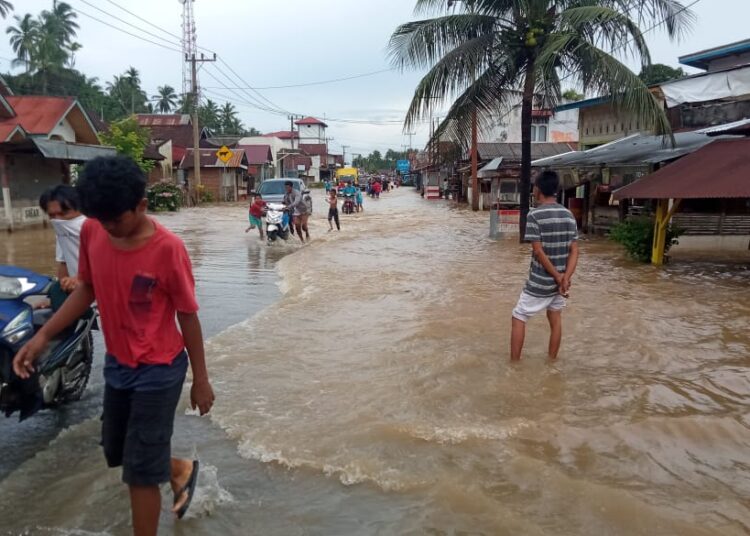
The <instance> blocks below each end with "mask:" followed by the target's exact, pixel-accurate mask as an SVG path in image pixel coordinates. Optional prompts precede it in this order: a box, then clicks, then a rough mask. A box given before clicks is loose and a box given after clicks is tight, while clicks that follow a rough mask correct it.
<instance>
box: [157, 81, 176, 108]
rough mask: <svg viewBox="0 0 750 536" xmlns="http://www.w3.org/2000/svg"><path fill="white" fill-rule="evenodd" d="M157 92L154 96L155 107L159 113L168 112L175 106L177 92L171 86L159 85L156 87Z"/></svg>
mask: <svg viewBox="0 0 750 536" xmlns="http://www.w3.org/2000/svg"><path fill="white" fill-rule="evenodd" d="M157 92H158V93H159V94H158V95H156V96H155V97H154V100H155V101H156V109H157V110H159V112H160V113H163V114H168V113H169V112H171V111H172V110H174V109H175V107H177V93H175V91H174V88H173V87H172V86H161V87H160V88H157Z"/></svg>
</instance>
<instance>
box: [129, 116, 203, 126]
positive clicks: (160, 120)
mask: <svg viewBox="0 0 750 536" xmlns="http://www.w3.org/2000/svg"><path fill="white" fill-rule="evenodd" d="M136 118H137V120H138V124H139V125H141V126H142V127H172V126H178V125H189V124H190V116H189V115H188V114H137V115H136Z"/></svg>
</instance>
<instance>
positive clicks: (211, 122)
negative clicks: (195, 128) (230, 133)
mask: <svg viewBox="0 0 750 536" xmlns="http://www.w3.org/2000/svg"><path fill="white" fill-rule="evenodd" d="M220 114H221V110H220V108H219V106H218V105H217V104H216V103H215V102H214V101H212V100H211V99H206V104H204V105H203V106H200V107H199V108H198V118H199V122H200V124H201V125H203V126H205V127H208V128H209V129H210V130H213V131H217V130H220V129H221V126H222V125H221V120H220Z"/></svg>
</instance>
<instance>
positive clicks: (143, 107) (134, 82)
mask: <svg viewBox="0 0 750 536" xmlns="http://www.w3.org/2000/svg"><path fill="white" fill-rule="evenodd" d="M107 91H108V92H109V95H110V96H111V97H112V98H113V99H115V100H116V101H117V102H118V103H119V104H120V107H121V108H122V110H123V111H124V112H125V113H126V114H130V115H133V114H136V113H144V112H148V111H149V107H148V95H146V92H145V91H143V89H141V77H140V73H139V72H138V70H137V69H135V68H134V67H130V68H129V69H128V70H127V71H125V73H123V74H122V75H120V76H115V77H113V78H112V81H111V82H108V83H107Z"/></svg>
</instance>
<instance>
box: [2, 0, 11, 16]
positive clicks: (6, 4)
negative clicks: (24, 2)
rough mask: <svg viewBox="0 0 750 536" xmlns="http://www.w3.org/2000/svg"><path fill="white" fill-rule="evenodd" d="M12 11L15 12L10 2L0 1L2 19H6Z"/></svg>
mask: <svg viewBox="0 0 750 536" xmlns="http://www.w3.org/2000/svg"><path fill="white" fill-rule="evenodd" d="M11 11H13V4H11V3H10V2H8V0H0V17H2V18H6V17H7V16H8V13H10V12H11Z"/></svg>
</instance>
